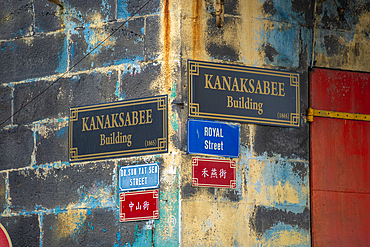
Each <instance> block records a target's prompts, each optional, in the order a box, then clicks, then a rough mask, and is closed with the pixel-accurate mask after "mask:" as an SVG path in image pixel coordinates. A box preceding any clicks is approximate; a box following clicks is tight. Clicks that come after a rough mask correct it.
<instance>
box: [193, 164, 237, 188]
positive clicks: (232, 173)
mask: <svg viewBox="0 0 370 247" xmlns="http://www.w3.org/2000/svg"><path fill="white" fill-rule="evenodd" d="M191 163H192V167H193V176H192V184H193V186H201V187H219V188H231V189H235V188H236V164H235V161H233V160H224V159H204V158H192V162H191Z"/></svg>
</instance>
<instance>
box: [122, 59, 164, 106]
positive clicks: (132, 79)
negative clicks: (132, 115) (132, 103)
mask: <svg viewBox="0 0 370 247" xmlns="http://www.w3.org/2000/svg"><path fill="white" fill-rule="evenodd" d="M160 71H161V65H160V64H156V63H151V64H147V65H145V66H134V65H132V66H126V69H125V71H123V73H122V77H121V89H120V92H121V93H122V94H124V95H125V99H135V98H143V97H149V96H153V95H158V93H159V91H160V88H153V87H151V84H152V82H153V81H155V80H156V79H157V78H158V77H159V76H160Z"/></svg>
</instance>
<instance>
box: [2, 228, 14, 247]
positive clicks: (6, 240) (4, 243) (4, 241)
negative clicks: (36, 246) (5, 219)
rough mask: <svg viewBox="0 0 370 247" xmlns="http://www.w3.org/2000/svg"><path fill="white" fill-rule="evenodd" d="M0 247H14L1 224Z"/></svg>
mask: <svg viewBox="0 0 370 247" xmlns="http://www.w3.org/2000/svg"><path fill="white" fill-rule="evenodd" d="M0 246H3V247H11V246H12V241H11V240H10V237H9V234H8V232H7V231H6V230H5V228H4V226H3V225H2V224H1V223H0Z"/></svg>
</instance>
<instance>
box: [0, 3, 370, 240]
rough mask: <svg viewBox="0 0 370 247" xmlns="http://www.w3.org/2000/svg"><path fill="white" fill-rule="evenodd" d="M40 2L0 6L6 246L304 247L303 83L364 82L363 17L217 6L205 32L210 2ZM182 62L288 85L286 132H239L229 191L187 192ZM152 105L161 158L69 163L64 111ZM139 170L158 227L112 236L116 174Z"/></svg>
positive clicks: (334, 11)
mask: <svg viewBox="0 0 370 247" xmlns="http://www.w3.org/2000/svg"><path fill="white" fill-rule="evenodd" d="M52 2H56V1H47V0H28V1H26V0H21V1H9V0H1V1H0V83H1V84H0V122H1V123H2V122H4V121H5V120H6V119H8V118H9V117H10V116H11V117H10V119H9V120H8V121H7V122H6V123H4V124H2V125H1V126H0V151H1V156H0V175H1V176H0V209H1V212H0V213H1V218H0V223H1V224H3V225H4V226H5V228H6V229H7V231H8V232H9V235H10V237H11V239H12V242H13V246H178V245H183V246H309V245H310V199H309V198H310V196H309V124H308V123H307V122H306V116H305V115H306V110H307V108H308V76H309V70H310V68H311V67H312V66H319V67H327V68H338V69H349V70H358V71H369V70H370V69H369V66H367V65H368V64H369V59H370V57H369V54H368V50H369V49H367V48H368V46H369V44H370V42H369V23H370V22H369V20H370V18H369V16H370V15H369V6H370V4H369V3H367V2H364V1H359V0H358V1H332V0H326V1H316V3H315V1H313V0H312V1H305V0H292V1H289V0H251V1H247V0H226V1H225V24H224V26H223V27H222V28H217V26H216V17H215V5H216V0H205V1H200V0H192V1H180V0H162V1H160V0H151V1H146V0H136V1H135V0H62V1H60V2H61V6H62V7H60V6H58V5H56V4H54V3H52ZM141 7H142V9H140V8H141ZM137 10H138V11H137ZM136 11H137V13H136ZM122 24H123V27H121V28H120V29H119V30H118V31H117V32H115V33H114V34H113V35H112V36H109V35H110V33H112V31H113V30H115V29H117V28H118V27H120V26H121V25H122ZM106 38H108V39H107V40H105V39H106ZM103 40H105V42H104V43H102V45H101V46H100V47H99V48H97V49H95V50H93V48H94V47H95V46H96V45H98V44H99V42H101V41H103ZM89 53H91V54H89ZM85 56H86V57H85ZM188 59H194V60H203V61H212V62H220V63H230V64H238V65H246V66H255V67H262V68H270V69H275V70H288V71H294V72H298V73H299V74H300V90H301V91H300V99H301V102H300V103H301V113H302V116H301V123H300V124H301V125H300V127H299V128H283V127H273V126H263V125H256V124H245V123H242V124H241V139H240V150H241V154H240V157H239V158H237V159H235V160H236V163H237V188H236V189H235V190H232V189H217V188H208V189H205V188H198V187H192V186H191V156H189V155H187V153H186V145H187V138H186V137H187V135H186V124H187V115H188V109H187V105H188V95H187V93H188V88H187V67H186V64H187V60H188ZM40 93H41V94H40ZM163 94H167V95H168V96H169V113H168V120H169V137H168V139H169V152H168V153H166V154H160V155H151V156H138V157H129V158H118V159H108V160H99V161H88V162H76V163H70V162H69V160H68V119H69V108H70V107H74V106H82V105H91V104H96V103H103V102H112V101H119V100H125V99H134V98H142V97H147V96H154V95H163ZM31 100H32V101H31ZM19 109H20V111H18V110H19ZM152 162H158V163H159V164H160V219H159V220H151V221H138V222H130V223H120V222H119V208H118V205H119V204H118V186H117V183H118V182H117V181H118V174H117V169H118V168H119V166H122V165H132V164H143V163H152Z"/></svg>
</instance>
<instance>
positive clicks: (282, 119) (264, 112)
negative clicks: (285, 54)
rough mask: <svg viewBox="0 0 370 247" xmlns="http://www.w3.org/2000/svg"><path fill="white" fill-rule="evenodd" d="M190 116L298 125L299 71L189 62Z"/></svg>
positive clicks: (289, 125) (277, 124)
mask: <svg viewBox="0 0 370 247" xmlns="http://www.w3.org/2000/svg"><path fill="white" fill-rule="evenodd" d="M188 83H189V117H193V118H205V119H217V120H226V121H235V122H246V123H257V124H265V125H276V126H285V127H299V124H300V97H299V96H300V89H299V74H298V73H295V72H289V71H276V70H271V69H262V68H254V67H246V66H239V65H230V64H219V63H210V62H202V61H193V60H189V61H188Z"/></svg>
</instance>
